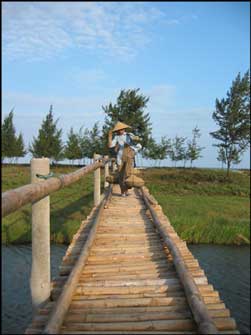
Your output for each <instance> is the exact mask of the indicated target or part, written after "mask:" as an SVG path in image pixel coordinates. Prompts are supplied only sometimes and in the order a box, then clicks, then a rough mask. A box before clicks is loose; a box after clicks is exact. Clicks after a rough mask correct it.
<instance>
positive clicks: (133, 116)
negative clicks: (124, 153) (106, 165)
mask: <svg viewBox="0 0 251 335" xmlns="http://www.w3.org/2000/svg"><path fill="white" fill-rule="evenodd" d="M148 101H149V98H148V97H145V96H144V95H142V94H140V93H139V88H138V89H133V90H121V92H120V94H119V96H118V98H117V102H116V104H114V105H113V104H111V103H110V104H109V105H107V106H105V107H104V106H102V109H103V111H104V113H105V123H104V126H103V134H102V144H103V148H102V152H106V153H108V147H107V144H108V131H109V130H110V129H112V128H113V127H114V125H115V123H116V122H117V121H121V122H124V123H126V124H128V125H130V126H131V127H132V129H130V132H132V133H134V135H136V136H139V137H140V138H141V139H142V142H141V144H142V147H143V148H145V147H147V145H148V141H149V138H150V135H151V131H152V128H151V123H150V116H149V113H145V108H146V106H147V103H148Z"/></svg>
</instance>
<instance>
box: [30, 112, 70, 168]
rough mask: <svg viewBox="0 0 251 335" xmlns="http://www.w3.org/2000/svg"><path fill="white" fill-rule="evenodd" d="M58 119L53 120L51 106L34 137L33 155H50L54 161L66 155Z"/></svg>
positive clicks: (31, 149) (31, 150)
mask: <svg viewBox="0 0 251 335" xmlns="http://www.w3.org/2000/svg"><path fill="white" fill-rule="evenodd" d="M57 122H58V119H57V120H56V121H55V122H54V121H53V109H52V105H51V106H50V110H49V113H48V114H47V115H46V118H45V120H43V122H42V125H41V128H40V129H39V132H38V137H37V138H35V137H33V143H32V144H31V145H30V146H29V151H30V152H31V153H32V155H33V157H48V158H50V159H51V160H52V162H53V163H54V162H57V161H59V160H60V159H62V158H63V157H64V155H63V148H64V147H63V143H62V129H57Z"/></svg>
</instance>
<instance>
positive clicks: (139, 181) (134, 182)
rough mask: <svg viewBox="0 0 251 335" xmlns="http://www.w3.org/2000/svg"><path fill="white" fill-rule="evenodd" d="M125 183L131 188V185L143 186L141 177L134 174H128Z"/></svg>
mask: <svg viewBox="0 0 251 335" xmlns="http://www.w3.org/2000/svg"><path fill="white" fill-rule="evenodd" d="M125 184H126V186H127V187H128V188H132V187H138V188H139V187H142V186H144V184H145V182H144V180H143V179H142V178H139V177H137V176H135V175H133V174H132V175H130V177H128V178H126V180H125Z"/></svg>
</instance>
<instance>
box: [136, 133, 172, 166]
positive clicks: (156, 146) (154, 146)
mask: <svg viewBox="0 0 251 335" xmlns="http://www.w3.org/2000/svg"><path fill="white" fill-rule="evenodd" d="M170 147H171V140H170V139H167V138H166V137H165V136H163V137H161V140H160V143H157V142H156V141H155V140H154V138H152V137H150V138H149V140H148V145H147V147H146V148H145V149H144V150H143V153H142V156H143V157H144V158H146V159H151V160H156V161H157V160H159V161H161V160H163V159H165V158H166V157H167V154H168V151H169V150H170ZM159 164H160V162H159Z"/></svg>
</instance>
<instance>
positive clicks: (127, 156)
mask: <svg viewBox="0 0 251 335" xmlns="http://www.w3.org/2000/svg"><path fill="white" fill-rule="evenodd" d="M128 128H131V126H128V125H127V124H125V123H123V122H117V123H116V125H115V127H114V128H113V129H112V130H110V131H109V133H108V146H109V148H115V152H116V154H117V159H116V161H117V166H118V172H119V185H120V190H121V196H123V197H125V196H128V195H129V193H128V186H127V185H126V182H125V181H126V179H127V178H128V177H130V176H131V174H132V172H133V165H134V157H135V155H136V153H137V152H138V151H139V150H140V149H141V148H142V145H141V144H140V143H137V142H139V141H140V138H139V137H138V136H135V135H133V134H132V133H127V132H126V129H128ZM113 133H115V136H114V138H112V134H113Z"/></svg>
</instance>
